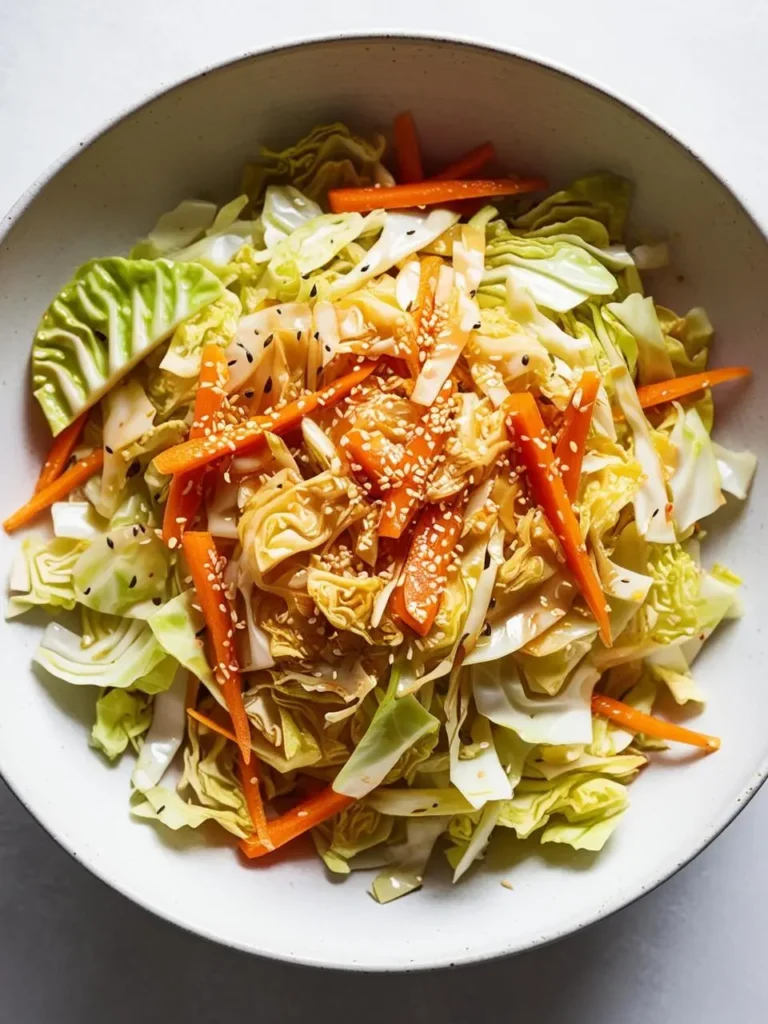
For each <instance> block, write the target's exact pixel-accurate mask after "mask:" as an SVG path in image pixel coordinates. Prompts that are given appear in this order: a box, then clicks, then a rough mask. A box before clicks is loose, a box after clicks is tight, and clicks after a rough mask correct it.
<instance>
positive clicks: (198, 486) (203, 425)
mask: <svg viewBox="0 0 768 1024" xmlns="http://www.w3.org/2000/svg"><path fill="white" fill-rule="evenodd" d="M228 379H229V369H228V367H227V357H226V355H225V354H224V350H223V349H222V347H221V346H220V345H206V346H205V348H204V349H203V355H202V360H201V363H200V381H199V383H198V386H197V393H196V394H195V410H194V419H193V422H192V426H191V427H190V430H189V436H190V437H191V438H197V437H205V435H206V433H207V434H210V433H211V431H212V430H213V429H214V428H215V425H216V424H215V418H216V414H217V413H218V412H219V410H220V409H221V407H222V405H223V403H224V399H225V397H226V394H225V392H224V385H225V384H226V382H227V380H228ZM204 473H205V471H204V470H202V469H200V470H196V471H195V472H193V473H179V474H178V475H177V476H175V477H174V478H173V479H172V480H171V485H170V487H169V489H168V500H167V501H166V503H165V512H164V514H163V540H164V541H165V543H166V544H167V545H168V546H169V547H171V548H174V547H176V546H177V544H178V543H179V541H180V540H181V535H182V534H183V533H184V530H185V529H186V528H187V526H188V525H189V524H190V523H191V522H192V520H193V519H194V517H195V515H196V514H197V510H198V509H199V508H200V502H201V501H202V498H203V491H202V487H203V475H204Z"/></svg>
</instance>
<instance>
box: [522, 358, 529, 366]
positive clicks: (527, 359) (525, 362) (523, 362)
mask: <svg viewBox="0 0 768 1024" xmlns="http://www.w3.org/2000/svg"><path fill="white" fill-rule="evenodd" d="M530 361H531V357H530V356H523V358H522V360H521V362H522V364H523V366H527V365H528V363H530Z"/></svg>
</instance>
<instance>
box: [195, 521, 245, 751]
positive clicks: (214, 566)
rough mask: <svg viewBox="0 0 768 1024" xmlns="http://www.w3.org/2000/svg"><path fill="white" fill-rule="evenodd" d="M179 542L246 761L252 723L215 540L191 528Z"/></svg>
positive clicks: (222, 690)
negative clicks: (244, 695)
mask: <svg viewBox="0 0 768 1024" xmlns="http://www.w3.org/2000/svg"><path fill="white" fill-rule="evenodd" d="M182 544H183V546H184V554H185V555H186V559H187V565H188V566H189V572H190V575H191V576H192V582H193V583H194V585H195V591H196V592H197V600H198V602H199V604H200V607H201V609H202V612H203V618H204V619H205V623H206V625H207V627H208V632H209V633H210V637H211V643H212V645H213V650H214V654H215V656H216V667H215V669H214V675H215V677H216V681H217V682H218V684H219V686H220V687H221V693H222V696H223V697H224V703H225V704H226V705H227V710H228V711H229V714H230V717H231V719H232V725H233V726H234V729H235V736H236V737H237V745H238V746H239V747H240V751H241V753H242V755H243V760H244V761H245V763H246V764H249V763H250V760H251V726H250V724H249V722H248V716H247V715H246V713H245V707H244V706H243V683H242V679H241V678H240V666H239V665H238V663H237V654H236V653H235V645H234V643H233V639H234V637H233V634H234V628H233V622H232V609H231V607H230V602H229V599H228V598H227V595H226V591H225V590H224V582H223V580H222V572H221V569H220V567H219V555H218V552H217V550H216V544H215V543H214V540H213V537H212V536H211V535H210V533H192V532H187V533H185V534H184V535H183V537H182Z"/></svg>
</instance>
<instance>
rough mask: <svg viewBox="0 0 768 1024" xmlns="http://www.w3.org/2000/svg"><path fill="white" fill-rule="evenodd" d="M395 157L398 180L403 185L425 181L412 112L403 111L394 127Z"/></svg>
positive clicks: (396, 119)
mask: <svg viewBox="0 0 768 1024" xmlns="http://www.w3.org/2000/svg"><path fill="white" fill-rule="evenodd" d="M393 134H394V137H395V155H396V157H397V169H398V179H399V180H400V181H401V182H402V183H403V184H408V183H410V182H415V181H423V180H424V166H423V164H422V162H421V150H420V149H419V138H418V135H417V134H416V125H415V123H414V120H413V114H412V113H411V112H410V110H405V111H403V113H402V114H398V115H397V117H396V118H395V123H394V125H393Z"/></svg>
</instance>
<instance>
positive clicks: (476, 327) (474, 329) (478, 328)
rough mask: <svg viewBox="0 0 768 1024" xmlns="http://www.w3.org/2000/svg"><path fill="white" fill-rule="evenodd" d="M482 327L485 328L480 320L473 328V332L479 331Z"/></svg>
mask: <svg viewBox="0 0 768 1024" xmlns="http://www.w3.org/2000/svg"><path fill="white" fill-rule="evenodd" d="M482 326H483V325H482V323H481V322H480V321H479V320H478V321H477V323H476V324H475V326H474V327H473V328H472V330H473V331H479V330H480V328H481V327H482Z"/></svg>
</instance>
